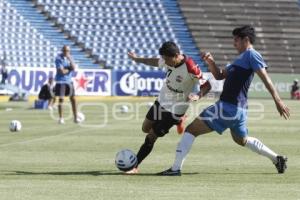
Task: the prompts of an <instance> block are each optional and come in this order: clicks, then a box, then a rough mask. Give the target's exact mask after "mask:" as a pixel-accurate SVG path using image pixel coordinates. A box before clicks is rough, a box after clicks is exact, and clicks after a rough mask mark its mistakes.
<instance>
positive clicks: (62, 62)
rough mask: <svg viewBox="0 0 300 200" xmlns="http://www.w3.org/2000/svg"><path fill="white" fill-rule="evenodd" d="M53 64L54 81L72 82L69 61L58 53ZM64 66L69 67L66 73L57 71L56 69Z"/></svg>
mask: <svg viewBox="0 0 300 200" xmlns="http://www.w3.org/2000/svg"><path fill="white" fill-rule="evenodd" d="M55 66H56V76H55V81H56V82H58V83H71V82H72V75H73V71H72V70H70V69H71V63H70V61H69V60H68V59H67V58H66V57H64V55H63V54H59V55H58V56H57V57H56V59H55ZM60 68H64V69H69V70H70V71H69V73H67V74H61V73H59V72H58V69H60Z"/></svg>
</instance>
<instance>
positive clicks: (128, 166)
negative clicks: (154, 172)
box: [115, 149, 137, 172]
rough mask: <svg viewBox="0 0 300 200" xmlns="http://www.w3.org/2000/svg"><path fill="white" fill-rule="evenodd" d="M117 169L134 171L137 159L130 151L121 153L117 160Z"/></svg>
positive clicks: (126, 150) (125, 150)
mask: <svg viewBox="0 0 300 200" xmlns="http://www.w3.org/2000/svg"><path fill="white" fill-rule="evenodd" d="M115 164H116V167H117V168H118V169H119V170H121V171H124V172H125V171H129V170H132V169H133V168H134V167H135V166H136V164H137V157H136V155H135V153H133V152H132V151H131V150H129V149H123V150H121V151H119V152H118V153H117V155H116V158H115Z"/></svg>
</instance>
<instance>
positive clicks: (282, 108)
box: [256, 68, 290, 119]
mask: <svg viewBox="0 0 300 200" xmlns="http://www.w3.org/2000/svg"><path fill="white" fill-rule="evenodd" d="M256 73H257V75H258V76H259V78H260V79H261V80H262V81H263V83H264V85H265V86H266V88H267V89H268V91H269V92H270V94H271V95H272V97H273V99H274V102H275V105H276V108H277V110H278V112H279V114H280V116H283V117H284V118H285V119H288V118H289V117H290V111H289V108H288V107H287V106H286V105H285V104H284V103H283V101H282V100H281V98H280V96H279V94H278V93H277V91H276V89H275V87H274V85H273V83H272V80H271V78H270V77H269V75H268V73H267V71H266V69H265V68H261V69H259V70H257V71H256Z"/></svg>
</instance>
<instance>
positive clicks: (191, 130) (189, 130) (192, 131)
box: [185, 124, 198, 137]
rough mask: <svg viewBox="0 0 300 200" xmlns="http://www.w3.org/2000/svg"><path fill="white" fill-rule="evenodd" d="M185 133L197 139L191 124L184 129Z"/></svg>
mask: <svg viewBox="0 0 300 200" xmlns="http://www.w3.org/2000/svg"><path fill="white" fill-rule="evenodd" d="M185 131H186V132H189V133H190V134H192V135H193V136H195V137H197V136H198V134H197V131H196V130H195V127H194V126H193V124H189V125H188V126H187V127H186V129H185Z"/></svg>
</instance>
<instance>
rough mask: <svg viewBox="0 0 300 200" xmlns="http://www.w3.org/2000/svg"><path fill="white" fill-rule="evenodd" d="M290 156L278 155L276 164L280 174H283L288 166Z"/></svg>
mask: <svg viewBox="0 0 300 200" xmlns="http://www.w3.org/2000/svg"><path fill="white" fill-rule="evenodd" d="M287 160H288V158H287V157H286V156H277V163H276V164H275V167H276V169H277V171H278V174H283V173H284V172H285V170H286V168H287V166H286V162H287Z"/></svg>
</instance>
